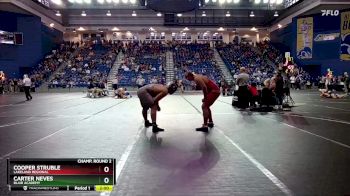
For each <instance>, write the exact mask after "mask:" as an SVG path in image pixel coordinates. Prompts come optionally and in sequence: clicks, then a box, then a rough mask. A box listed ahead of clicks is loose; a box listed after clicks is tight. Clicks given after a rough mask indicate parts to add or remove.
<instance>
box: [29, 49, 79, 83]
mask: <svg viewBox="0 0 350 196" xmlns="http://www.w3.org/2000/svg"><path fill="white" fill-rule="evenodd" d="M76 47H77V43H73V42H66V43H62V44H60V45H59V46H58V47H57V48H56V49H55V50H53V51H52V52H51V53H50V54H47V55H46V56H45V57H44V59H43V60H42V61H41V62H40V63H38V66H35V67H33V69H32V71H31V72H30V74H29V76H30V78H32V79H34V83H35V87H39V86H40V85H42V84H43V83H44V82H45V81H47V80H48V79H49V77H50V76H51V75H52V73H54V72H55V71H56V69H57V68H58V67H59V66H61V65H62V64H63V63H64V62H65V61H66V60H67V59H69V58H70V56H71V54H72V53H73V52H74V50H75V48H76Z"/></svg>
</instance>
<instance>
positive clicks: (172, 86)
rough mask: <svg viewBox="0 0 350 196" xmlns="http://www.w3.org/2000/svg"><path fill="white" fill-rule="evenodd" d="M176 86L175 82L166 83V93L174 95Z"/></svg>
mask: <svg viewBox="0 0 350 196" xmlns="http://www.w3.org/2000/svg"><path fill="white" fill-rule="evenodd" d="M177 87H178V86H177V84H176V83H175V82H169V83H168V92H169V94H170V95H172V94H174V93H175V91H176V90H177Z"/></svg>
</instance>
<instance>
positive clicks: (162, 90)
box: [153, 87, 168, 104]
mask: <svg viewBox="0 0 350 196" xmlns="http://www.w3.org/2000/svg"><path fill="white" fill-rule="evenodd" d="M154 90H155V92H157V95H156V96H155V97H154V98H153V101H154V104H158V102H159V101H160V100H161V99H163V97H165V96H166V95H167V94H168V89H166V88H165V87H162V88H159V87H154Z"/></svg>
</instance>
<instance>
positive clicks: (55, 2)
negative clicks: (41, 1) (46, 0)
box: [51, 0, 62, 5]
mask: <svg viewBox="0 0 350 196" xmlns="http://www.w3.org/2000/svg"><path fill="white" fill-rule="evenodd" d="M51 2H52V3H54V4H56V5H62V0H51Z"/></svg>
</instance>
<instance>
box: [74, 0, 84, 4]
mask: <svg viewBox="0 0 350 196" xmlns="http://www.w3.org/2000/svg"><path fill="white" fill-rule="evenodd" d="M75 2H77V3H79V4H82V3H83V0H75Z"/></svg>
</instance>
